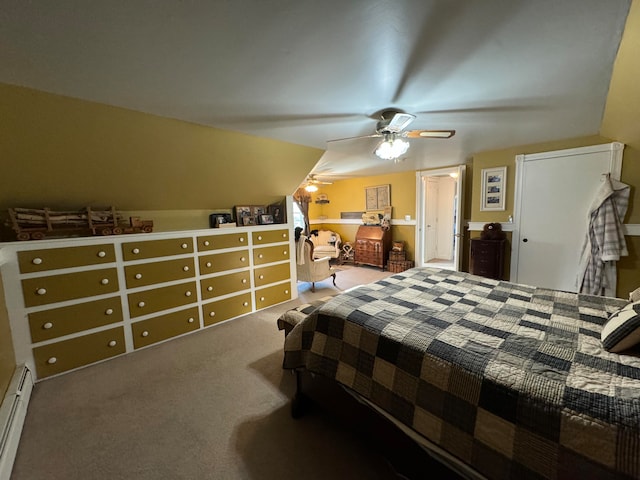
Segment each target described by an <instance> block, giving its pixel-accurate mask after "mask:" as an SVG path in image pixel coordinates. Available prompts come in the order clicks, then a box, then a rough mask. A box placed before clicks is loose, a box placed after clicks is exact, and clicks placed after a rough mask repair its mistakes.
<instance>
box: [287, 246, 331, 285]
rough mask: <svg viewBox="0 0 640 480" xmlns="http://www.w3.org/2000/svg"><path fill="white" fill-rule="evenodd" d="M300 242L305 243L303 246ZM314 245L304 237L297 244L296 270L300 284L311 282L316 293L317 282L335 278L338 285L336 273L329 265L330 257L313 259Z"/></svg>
mask: <svg viewBox="0 0 640 480" xmlns="http://www.w3.org/2000/svg"><path fill="white" fill-rule="evenodd" d="M300 242H303V244H302V245H301V244H300ZM313 248H314V247H313V243H312V242H311V241H310V240H308V239H307V238H306V237H304V236H302V237H300V239H299V240H298V243H297V244H296V257H297V258H296V260H297V261H296V270H297V273H298V281H299V282H311V291H312V292H315V291H316V282H321V281H322V280H325V279H327V278H329V277H333V285H334V286H335V284H336V272H335V271H334V270H333V267H331V266H330V265H329V257H323V258H318V259H314V258H313Z"/></svg>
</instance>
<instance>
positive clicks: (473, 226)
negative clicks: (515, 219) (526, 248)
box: [467, 222, 514, 232]
mask: <svg viewBox="0 0 640 480" xmlns="http://www.w3.org/2000/svg"><path fill="white" fill-rule="evenodd" d="M487 223H491V222H469V223H468V224H467V225H468V227H469V231H471V232H480V231H482V230H483V229H484V226H485V225H486V224H487ZM494 223H499V224H500V225H502V231H503V232H513V230H514V228H513V223H511V222H494Z"/></svg>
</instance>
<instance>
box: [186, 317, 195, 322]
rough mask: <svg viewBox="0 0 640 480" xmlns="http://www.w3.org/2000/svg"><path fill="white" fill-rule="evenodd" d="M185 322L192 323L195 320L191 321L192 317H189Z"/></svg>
mask: <svg viewBox="0 0 640 480" xmlns="http://www.w3.org/2000/svg"><path fill="white" fill-rule="evenodd" d="M187 322H189V323H193V322H195V320H194V319H193V317H189V320H187Z"/></svg>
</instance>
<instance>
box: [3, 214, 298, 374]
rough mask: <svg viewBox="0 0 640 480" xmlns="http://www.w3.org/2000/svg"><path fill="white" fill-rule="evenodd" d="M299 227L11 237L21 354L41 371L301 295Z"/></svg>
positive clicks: (7, 261)
mask: <svg viewBox="0 0 640 480" xmlns="http://www.w3.org/2000/svg"><path fill="white" fill-rule="evenodd" d="M291 228H292V226H291V225H289V224H281V225H263V226H255V227H236V228H228V229H207V230H195V231H188V232H169V233H149V234H134V235H118V236H110V237H85V238H73V239H57V240H41V241H33V242H12V243H7V244H3V245H2V248H1V249H0V260H1V262H0V263H1V264H2V270H1V271H2V283H3V285H4V289H5V297H6V302H7V311H8V314H9V321H10V324H11V330H12V336H13V344H14V350H15V356H16V364H18V365H20V364H23V363H24V364H26V365H27V366H28V367H29V368H30V370H31V371H32V373H33V375H34V377H36V379H43V378H46V377H50V376H52V375H57V374H61V373H63V372H67V371H70V370H73V369H75V368H78V367H82V366H85V365H89V364H92V363H95V362H99V361H103V360H106V359H109V358H111V357H114V356H117V355H121V354H125V353H129V352H133V351H134V350H136V349H139V348H144V347H147V346H149V345H152V344H155V343H158V342H162V341H167V340H169V339H171V338H174V337H177V336H181V335H185V334H188V333H191V332H195V331H197V330H200V329H202V328H206V327H208V326H211V325H214V324H216V323H219V322H221V321H224V320H229V319H233V318H236V317H239V316H241V315H245V314H247V313H251V312H254V311H257V310H260V309H262V308H266V307H268V306H271V305H274V304H277V303H281V302H284V301H287V300H290V299H292V298H296V297H297V290H296V288H295V283H294V282H293V280H294V279H295V264H294V263H293V260H292V257H291V255H290V252H291V248H292V245H293V240H292V239H291V238H290V237H291V235H290V231H291ZM292 287H293V288H292Z"/></svg>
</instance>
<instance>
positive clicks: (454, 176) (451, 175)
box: [449, 172, 458, 178]
mask: <svg viewBox="0 0 640 480" xmlns="http://www.w3.org/2000/svg"><path fill="white" fill-rule="evenodd" d="M449 176H450V177H451V178H458V172H451V173H450V174H449Z"/></svg>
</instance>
